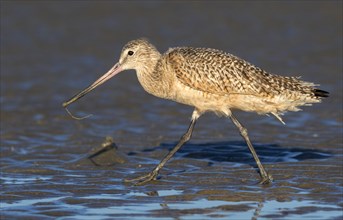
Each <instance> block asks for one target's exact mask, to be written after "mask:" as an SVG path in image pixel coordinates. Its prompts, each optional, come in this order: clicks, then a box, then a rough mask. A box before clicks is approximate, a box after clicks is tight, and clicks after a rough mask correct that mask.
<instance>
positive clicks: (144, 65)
mask: <svg viewBox="0 0 343 220" xmlns="http://www.w3.org/2000/svg"><path fill="white" fill-rule="evenodd" d="M160 56H161V55H160V53H159V52H158V51H157V50H156V48H155V47H154V46H153V45H152V44H150V43H149V42H148V41H147V40H146V39H138V40H133V41H130V42H128V43H127V44H126V45H125V46H124V47H123V49H122V51H121V54H120V59H119V62H118V63H116V64H115V65H114V66H113V67H112V68H111V69H110V70H109V71H108V72H107V73H105V74H104V75H102V76H101V77H100V78H99V79H97V80H96V81H95V82H94V83H92V84H91V85H89V86H88V87H87V88H85V89H84V90H82V91H81V92H79V93H77V94H76V95H75V96H73V97H72V98H70V99H69V100H68V101H66V102H64V103H63V107H64V108H66V107H67V106H68V105H70V104H71V103H73V102H75V101H76V100H78V99H80V98H81V97H83V96H84V95H86V94H87V93H89V92H90V91H92V90H93V89H95V88H96V87H98V86H100V85H101V84H103V83H104V82H106V81H107V80H109V79H110V78H112V77H113V76H115V75H117V74H118V73H120V72H122V71H124V70H129V69H134V70H136V71H137V72H140V71H144V70H146V69H149V68H151V67H152V65H155V64H156V62H157V60H158V59H159V58H160Z"/></svg>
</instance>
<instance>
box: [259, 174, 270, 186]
mask: <svg viewBox="0 0 343 220" xmlns="http://www.w3.org/2000/svg"><path fill="white" fill-rule="evenodd" d="M272 182H273V177H272V175H269V174H268V173H266V174H265V175H263V176H261V181H260V182H259V184H261V185H265V184H270V183H272Z"/></svg>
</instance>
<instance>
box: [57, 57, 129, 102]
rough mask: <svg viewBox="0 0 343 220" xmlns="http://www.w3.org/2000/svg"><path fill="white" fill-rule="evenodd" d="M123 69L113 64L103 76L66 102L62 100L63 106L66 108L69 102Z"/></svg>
mask: <svg viewBox="0 0 343 220" xmlns="http://www.w3.org/2000/svg"><path fill="white" fill-rule="evenodd" d="M122 70H123V69H122V68H121V67H120V64H119V63H117V64H115V65H114V66H113V67H112V68H111V69H110V70H109V71H108V72H107V73H105V74H104V75H103V76H101V77H100V78H99V79H97V80H96V81H95V82H94V83H92V84H91V85H89V86H88V87H87V88H85V89H84V90H82V91H81V92H79V93H78V94H76V95H74V96H73V97H72V98H71V99H69V100H68V101H66V102H63V107H64V108H66V107H67V106H68V105H70V104H71V103H73V102H75V101H76V100H78V99H80V98H82V97H83V96H84V95H86V94H87V93H89V92H90V91H92V90H93V89H95V88H96V87H98V86H100V85H101V84H103V83H104V82H106V81H107V80H109V79H110V78H112V77H113V76H115V75H116V74H118V73H119V72H121V71H122Z"/></svg>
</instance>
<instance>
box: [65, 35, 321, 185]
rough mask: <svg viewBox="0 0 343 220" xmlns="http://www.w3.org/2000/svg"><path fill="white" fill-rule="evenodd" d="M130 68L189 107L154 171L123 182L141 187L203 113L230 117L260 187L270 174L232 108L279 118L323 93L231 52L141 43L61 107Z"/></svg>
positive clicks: (154, 89) (160, 93) (159, 92)
mask: <svg viewBox="0 0 343 220" xmlns="http://www.w3.org/2000/svg"><path fill="white" fill-rule="evenodd" d="M128 69H134V70H136V72H137V77H138V80H139V82H140V84H141V85H142V86H143V88H144V89H145V90H146V91H147V92H148V93H150V94H152V95H155V96H157V97H160V98H165V99H170V100H173V101H176V102H180V103H183V104H186V105H190V106H194V107H195V109H194V111H193V115H192V120H191V124H190V126H189V128H188V130H187V132H186V133H185V134H184V135H183V136H182V138H181V139H180V141H179V143H178V144H177V145H176V146H175V147H174V148H173V149H172V150H171V151H170V152H169V153H168V155H166V157H165V158H164V159H163V160H162V161H161V162H160V163H159V164H158V165H157V166H156V167H155V169H153V171H152V172H150V173H148V174H147V175H143V176H141V177H138V178H135V179H131V180H126V181H137V184H143V183H146V182H148V181H151V180H155V179H156V177H157V175H158V173H159V171H160V170H161V168H162V167H163V166H164V165H165V163H166V162H167V161H168V160H169V159H170V158H171V157H172V156H173V155H174V154H175V153H176V151H177V150H178V149H180V148H181V146H182V145H183V144H184V143H185V142H187V141H188V140H189V139H190V137H191V135H192V132H193V128H194V126H195V122H196V121H197V119H198V118H199V117H200V116H201V115H202V114H203V113H205V112H207V111H212V112H215V113H217V114H219V115H224V116H227V117H229V118H230V119H231V120H232V122H233V123H234V124H235V125H236V127H237V128H238V129H239V131H240V134H241V135H242V137H243V138H244V140H245V141H246V143H247V145H248V147H249V150H250V152H251V154H252V155H253V157H254V159H255V161H256V163H257V166H258V168H259V171H260V175H261V183H270V182H271V181H272V177H271V175H269V174H268V173H267V171H266V170H265V168H264V167H263V166H262V163H261V162H260V160H259V158H258V156H257V154H256V152H255V150H254V148H253V146H252V144H251V142H250V139H249V137H248V133H247V130H246V129H245V128H244V127H243V125H242V124H241V123H240V122H239V121H238V120H237V118H236V117H235V116H234V115H233V114H232V112H231V110H232V109H240V110H243V111H250V112H256V113H258V114H273V115H274V116H275V117H276V118H277V119H279V120H280V121H281V122H282V123H283V121H282V119H281V117H280V115H282V114H283V113H284V112H286V111H298V110H299V107H300V106H305V105H311V104H312V103H318V102H320V101H321V98H322V97H327V96H328V92H326V91H323V90H319V89H316V88H315V86H316V85H315V84H313V83H310V82H305V81H301V80H300V79H299V78H296V77H285V76H279V75H275V74H271V73H268V72H266V71H264V70H262V69H260V68H258V67H256V66H254V65H252V64H250V63H249V62H247V61H245V60H243V59H240V58H238V57H236V56H234V55H232V54H229V53H225V52H223V51H220V50H215V49H208V48H192V47H177V48H171V49H169V50H168V51H167V52H166V53H164V54H160V53H159V52H158V50H157V49H156V48H155V47H154V46H153V45H152V44H150V43H149V42H148V41H147V40H145V39H138V40H133V41H130V42H129V43H127V44H126V45H125V46H124V47H123V49H122V52H121V55H120V59H119V62H118V63H117V64H115V65H114V66H113V67H112V69H111V70H109V71H108V72H107V73H106V74H104V75H103V76H102V77H100V78H99V79H98V80H97V81H95V82H94V83H93V84H91V85H90V86H89V87H87V88H86V89H85V90H83V91H82V92H80V93H78V94H77V95H75V96H74V97H72V98H71V99H70V100H69V101H67V102H65V103H63V106H64V107H67V106H68V105H69V104H71V103H72V102H74V101H76V100H77V99H79V98H81V97H82V96H84V95H85V94H87V93H88V92H90V91H91V90H93V89H94V88H96V87H97V86H99V85H101V84H102V83H104V82H105V81H106V80H108V79H109V78H111V77H113V76H114V75H116V74H118V73H119V72H121V71H123V70H128Z"/></svg>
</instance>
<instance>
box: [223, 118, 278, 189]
mask: <svg viewBox="0 0 343 220" xmlns="http://www.w3.org/2000/svg"><path fill="white" fill-rule="evenodd" d="M229 116H230V118H231V120H232V122H233V123H234V124H235V125H236V127H237V128H238V129H239V132H240V133H241V135H242V137H243V138H244V140H245V142H246V143H247V145H248V147H249V150H250V152H251V154H252V156H253V157H254V159H255V161H256V164H257V166H258V168H259V170H260V175H261V178H262V179H261V181H260V184H267V183H271V182H272V181H273V178H272V176H271V175H269V174H268V173H267V171H266V170H265V169H264V167H263V165H262V163H261V161H260V159H259V158H258V156H257V154H256V152H255V149H254V147H253V146H252V144H251V142H250V139H249V137H248V130H247V129H246V128H245V127H243V125H242V124H241V123H240V122H239V121H238V120H237V118H236V117H235V116H233V115H232V113H231V115H229Z"/></svg>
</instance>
